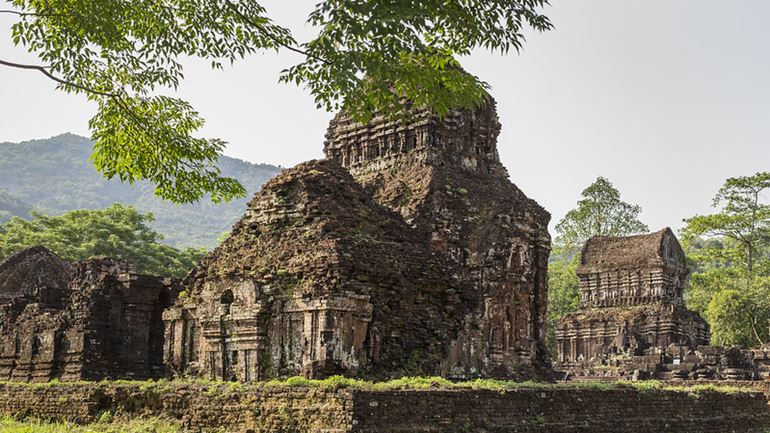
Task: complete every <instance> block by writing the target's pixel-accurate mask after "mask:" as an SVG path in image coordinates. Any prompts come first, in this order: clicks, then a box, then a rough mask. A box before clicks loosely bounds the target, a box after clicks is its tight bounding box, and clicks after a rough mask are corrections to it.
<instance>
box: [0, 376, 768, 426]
mask: <svg viewBox="0 0 770 433" xmlns="http://www.w3.org/2000/svg"><path fill="white" fill-rule="evenodd" d="M104 411H111V412H114V413H123V414H127V415H130V416H165V417H170V418H176V419H179V420H180V421H181V422H182V425H183V426H185V427H186V428H187V429H189V430H190V431H192V432H209V431H213V430H215V429H217V428H223V429H224V430H225V431H227V432H242V433H246V432H250V433H263V432H264V433H267V432H284V433H295V432H296V433H300V432H302V433H305V432H307V433H347V432H351V433H352V432H360V433H433V432H436V433H438V432H441V433H445V432H448V433H455V432H456V433H468V432H473V433H477V432H488V433H494V432H518V433H530V432H533V433H534V432H538V433H579V432H592V433H610V432H611V433H648V432H657V431H661V432H663V431H672V432H678V433H701V432H703V433H706V432H708V433H713V432H719V433H731V432H734V433H739V432H740V433H766V432H767V431H768V430H770V409H768V405H767V399H766V397H765V396H764V395H763V394H762V393H758V392H740V393H732V394H725V393H719V392H713V391H698V392H697V393H691V392H683V391H661V390H642V391H639V390H634V389H628V388H617V389H610V390H600V389H591V388H585V387H577V388H546V389H516V390H510V391H505V392H500V391H491V390H468V389H462V390H461V389H429V390H398V391H394V390H391V391H375V390H364V389H322V388H307V387H274V386H270V387H267V386H262V385H244V386H238V387H231V386H227V385H220V386H206V385H197V384H196V385H187V384H176V383H171V384H157V385H149V386H148V385H140V384H105V383H98V384H77V385H71V384H66V385H65V384H56V385H42V386H34V385H17V384H6V385H0V413H3V414H12V415H16V416H19V417H22V416H28V417H37V418H47V419H59V420H71V421H78V422H90V421H93V420H95V419H96V418H98V416H99V415H100V414H101V413H102V412H104Z"/></svg>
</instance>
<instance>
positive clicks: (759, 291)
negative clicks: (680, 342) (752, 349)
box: [682, 173, 770, 346]
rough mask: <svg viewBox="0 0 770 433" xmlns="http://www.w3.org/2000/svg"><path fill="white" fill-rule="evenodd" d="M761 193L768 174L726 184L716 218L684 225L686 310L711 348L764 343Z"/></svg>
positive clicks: (769, 252) (768, 291) (767, 299)
mask: <svg viewBox="0 0 770 433" xmlns="http://www.w3.org/2000/svg"><path fill="white" fill-rule="evenodd" d="M767 191H770V173H757V174H755V175H753V176H744V177H735V178H730V179H727V180H726V181H725V184H724V185H723V186H722V188H721V189H720V190H719V192H718V193H717V194H716V196H715V197H714V201H713V206H714V207H715V208H717V209H718V212H716V213H714V214H710V215H698V216H695V217H692V218H689V219H686V220H685V223H686V224H687V225H686V226H685V228H684V229H683V230H682V238H683V243H684V247H685V251H686V253H687V256H688V260H689V262H690V267H691V269H692V271H691V275H690V278H689V279H688V283H687V292H686V300H687V305H688V306H689V307H690V308H692V309H693V310H695V311H698V312H700V313H701V314H703V315H704V317H706V319H707V320H708V321H709V324H710V325H711V334H712V340H713V342H714V343H716V344H724V345H731V344H739V345H744V346H750V345H756V344H764V343H766V342H768V341H770V203H768V201H767V199H766V197H765V194H766V193H767Z"/></svg>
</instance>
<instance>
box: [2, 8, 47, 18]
mask: <svg viewBox="0 0 770 433" xmlns="http://www.w3.org/2000/svg"><path fill="white" fill-rule="evenodd" d="M0 14H10V15H17V16H20V17H54V16H57V14H38V13H34V12H19V11H12V10H9V9H0ZM59 16H61V15H59Z"/></svg>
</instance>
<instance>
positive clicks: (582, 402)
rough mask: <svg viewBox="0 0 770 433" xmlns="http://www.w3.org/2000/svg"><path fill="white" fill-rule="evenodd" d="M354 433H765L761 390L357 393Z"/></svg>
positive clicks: (768, 418)
mask: <svg viewBox="0 0 770 433" xmlns="http://www.w3.org/2000/svg"><path fill="white" fill-rule="evenodd" d="M353 408H354V411H353V412H354V415H353V417H354V422H355V424H356V431H360V432H364V433H375V432H376V433H406V432H420V433H431V432H437V433H438V432H441V433H449V432H452V433H453V432H457V433H460V432H482V431H483V432H518V433H529V432H533V433H534V432H539V433H577V432H591V433H649V432H668V431H671V432H678V433H700V432H720V433H732V432H735V433H738V432H740V433H753V432H757V433H765V432H766V431H767V430H768V427H770V411H769V410H768V407H767V403H766V400H765V399H764V398H763V396H762V395H761V394H759V393H737V394H729V395H728V394H721V393H715V392H702V393H699V394H698V395H697V397H696V396H694V395H692V394H688V393H686V392H664V391H644V392H640V391H635V390H630V389H616V390H609V391H600V390H590V389H574V390H565V389H557V390H520V391H511V392H506V393H498V392H495V391H482V390H480V391H451V390H447V391H429V392H424V391H397V392H357V393H355V394H354V399H353Z"/></svg>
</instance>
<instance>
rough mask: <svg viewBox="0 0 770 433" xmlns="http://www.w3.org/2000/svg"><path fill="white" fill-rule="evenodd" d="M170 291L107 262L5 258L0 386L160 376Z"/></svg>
mask: <svg viewBox="0 0 770 433" xmlns="http://www.w3.org/2000/svg"><path fill="white" fill-rule="evenodd" d="M176 291H178V289H177V288H176V287H175V283H174V281H172V280H170V279H163V278H159V277H154V276H149V275H142V274H137V273H136V272H134V271H133V268H131V267H130V266H129V265H128V264H126V263H125V262H121V261H118V260H114V259H104V258H101V259H90V260H84V261H78V262H74V263H70V262H66V261H64V260H62V259H61V258H59V257H58V256H57V255H56V254H54V253H52V252H51V251H49V250H47V249H45V248H43V247H34V248H29V249H26V250H22V251H20V252H18V253H16V254H14V255H11V256H10V257H8V258H6V259H5V260H4V261H2V262H0V380H16V381H47V380H50V379H62V380H79V379H88V380H100V379H115V378H152V377H163V376H164V375H165V370H164V368H163V365H162V345H163V327H162V326H163V324H162V320H161V314H162V311H163V308H165V307H167V306H169V305H170V304H171V303H172V302H173V298H174V297H175V296H176Z"/></svg>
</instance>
